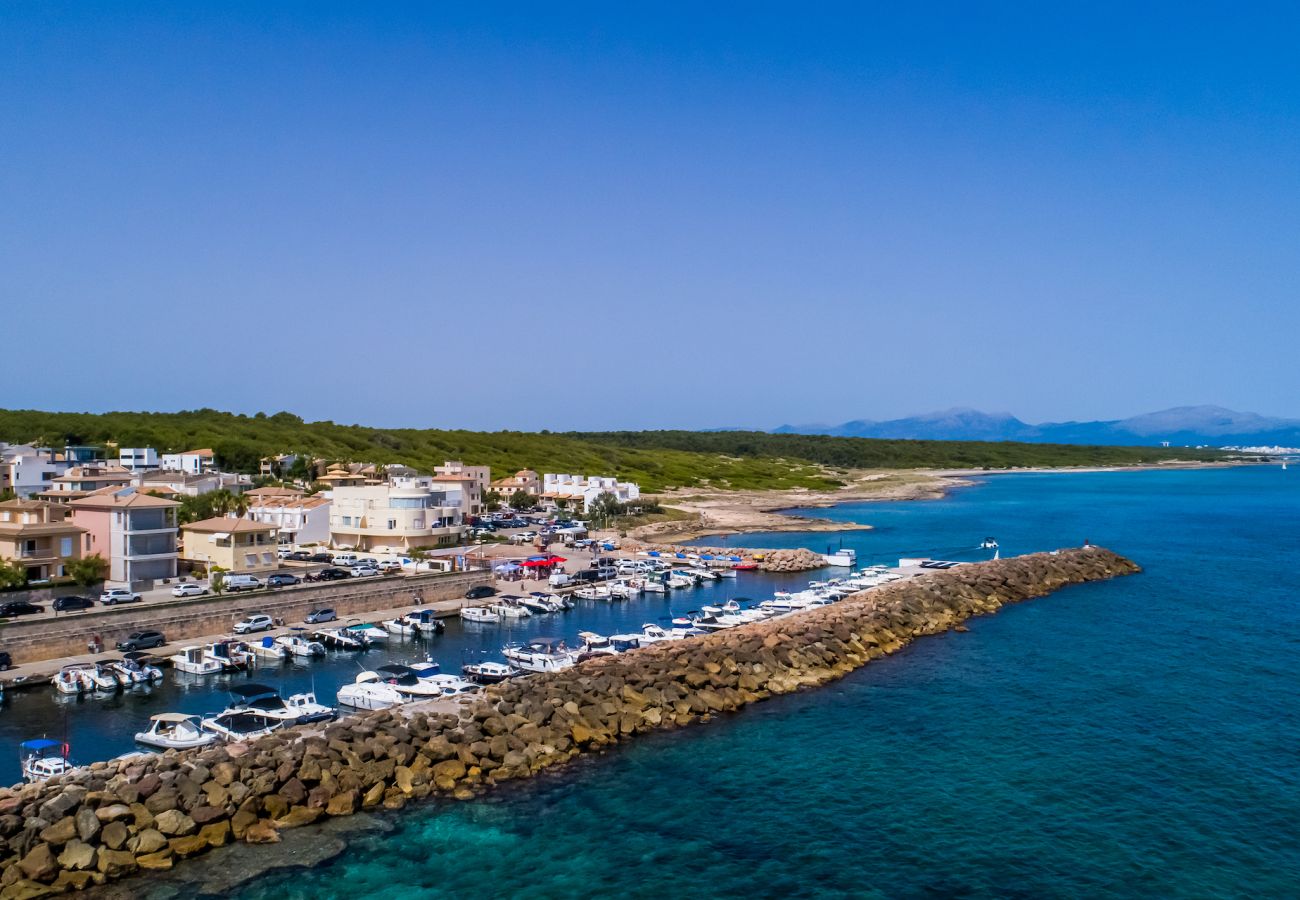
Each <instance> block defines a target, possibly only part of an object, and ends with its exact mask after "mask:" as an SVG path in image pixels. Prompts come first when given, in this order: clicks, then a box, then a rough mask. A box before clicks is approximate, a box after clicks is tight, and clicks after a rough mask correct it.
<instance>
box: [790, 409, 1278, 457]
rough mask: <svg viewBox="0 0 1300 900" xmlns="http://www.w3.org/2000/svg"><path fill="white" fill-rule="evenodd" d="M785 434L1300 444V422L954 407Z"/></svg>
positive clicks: (1223, 415)
mask: <svg viewBox="0 0 1300 900" xmlns="http://www.w3.org/2000/svg"><path fill="white" fill-rule="evenodd" d="M774 430H775V431H776V432H777V433H779V434H832V435H840V436H843V437H873V438H907V439H913V440H957V441H1029V442H1033V443H1054V444H1109V445H1142V444H1154V443H1159V442H1161V441H1168V442H1170V443H1171V444H1174V445H1177V446H1187V445H1190V446H1198V445H1201V444H1209V445H1213V446H1223V445H1228V444H1231V445H1243V444H1252V445H1253V444H1267V445H1272V444H1280V445H1284V446H1290V447H1295V446H1300V419H1279V418H1271V417H1268V416H1261V415H1259V414H1258V413H1250V412H1237V411H1235V410H1231V409H1224V408H1223V407H1220V406H1178V407H1174V408H1173V409H1165V410H1161V411H1159V412H1153V413H1146V414H1144V415H1140V416H1133V417H1131V418H1128V419H1114V420H1110V421H1099V422H1044V423H1042V424H1038V425H1031V424H1029V423H1027V422H1024V421H1022V420H1020V419H1018V418H1016V417H1015V416H1013V415H1011V414H1010V413H985V412H980V411H979V410H975V409H965V408H957V409H948V410H943V411H941V412H933V413H926V414H924V415H919V416H909V417H907V418H904V419H890V420H887V421H880V422H877V421H870V420H867V419H855V420H854V421H851V422H844V423H843V424H840V425H782V426H781V427H780V428H777V429H774Z"/></svg>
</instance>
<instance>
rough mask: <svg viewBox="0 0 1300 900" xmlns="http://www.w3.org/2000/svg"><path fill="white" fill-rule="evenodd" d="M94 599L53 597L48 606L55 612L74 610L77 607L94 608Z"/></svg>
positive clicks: (77, 608)
mask: <svg viewBox="0 0 1300 900" xmlns="http://www.w3.org/2000/svg"><path fill="white" fill-rule="evenodd" d="M94 607H95V601H94V600H93V599H92V598H90V597H55V598H54V602H53V603H51V604H50V608H51V609H53V610H54V611H55V612H75V611H76V610H79V609H94Z"/></svg>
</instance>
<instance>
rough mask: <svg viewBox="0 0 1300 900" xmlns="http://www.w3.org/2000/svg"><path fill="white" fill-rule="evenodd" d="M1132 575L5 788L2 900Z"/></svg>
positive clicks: (984, 577)
mask: <svg viewBox="0 0 1300 900" xmlns="http://www.w3.org/2000/svg"><path fill="white" fill-rule="evenodd" d="M1137 571H1139V570H1138V567H1137V566H1136V565H1134V564H1133V563H1132V562H1130V561H1128V560H1126V559H1124V558H1123V557H1120V556H1117V555H1115V554H1114V553H1111V552H1109V551H1107V550H1102V549H1100V548H1090V549H1086V550H1067V551H1061V552H1059V553H1055V554H1035V555H1032V556H1024V557H1017V558H1014V559H1004V560H1000V561H994V562H986V563H979V564H975V565H970V566H963V567H961V568H958V569H954V570H949V571H943V572H936V573H933V574H927V575H923V576H921V577H918V578H915V579H911V580H909V581H906V582H899V583H896V584H893V585H889V586H886V587H882V588H876V589H873V590H871V591H867V592H863V593H860V594H855V595H853V596H851V597H848V598H846V599H844V600H843V601H841V602H839V603H836V604H833V605H830V606H825V607H819V608H816V609H812V610H808V611H806V612H803V613H799V614H797V615H793V616H787V617H784V618H781V619H777V620H773V621H769V622H761V623H757V624H754V625H748V626H744V627H741V628H734V629H730V630H727V631H724V632H718V633H714V634H710V635H705V636H702V637H699V638H693V639H689V640H685V641H674V642H665V643H660V644H656V645H653V646H650V647H646V648H643V649H641V650H637V651H633V652H631V653H626V654H623V655H621V656H613V657H601V658H597V659H593V660H590V661H588V662H584V663H582V664H581V665H579V666H577V667H575V668H573V669H570V670H568V671H565V672H559V673H554V674H549V675H539V676H533V677H530V678H526V679H520V680H516V681H513V682H508V683H506V684H503V685H498V686H495V687H492V688H489V689H488V690H487V691H485V693H484V695H483V696H482V697H481V698H479V699H476V700H474V701H472V702H470V703H468V704H466V705H465V706H464V707H462V708H460V709H459V710H457V711H450V712H438V711H430V710H427V709H420V708H418V707H405V708H400V709H396V710H387V711H383V712H377V713H369V714H366V715H363V716H358V717H355V718H351V719H347V720H344V721H340V722H337V723H334V724H331V725H329V726H328V727H325V728H324V729H320V728H316V729H310V728H300V729H295V730H291V731H287V732H281V733H277V734H274V735H271V736H269V737H266V738H262V739H261V740H258V741H256V742H254V743H251V744H248V745H242V744H231V745H225V746H221V747H215V748H211V749H208V750H202V751H189V752H185V753H176V752H168V753H165V754H162V755H159V756H153V757H148V758H144V759H134V760H126V761H117V762H105V763H95V764H93V765H91V766H89V767H87V768H85V769H82V770H79V771H77V772H75V773H73V774H70V775H68V776H64V777H63V778H61V779H58V780H57V781H51V782H48V783H46V784H39V785H25V786H17V787H14V788H12V789H8V790H0V842H2V843H0V848H2V849H0V854H2V855H3V859H0V900H7V898H20V897H38V896H45V895H47V894H52V893H59V892H64V891H69V890H74V889H82V888H85V887H87V886H88V885H91V884H95V883H104V882H106V881H110V880H116V879H120V878H124V877H127V876H130V875H133V874H135V873H139V872H142V871H147V870H150V869H165V868H170V867H172V866H173V865H174V864H175V863H176V862H177V861H179V860H183V859H185V858H187V857H190V856H194V855H196V854H199V853H204V852H206V851H208V850H209V849H211V848H215V847H220V846H222V845H223V844H226V843H229V842H230V841H232V840H243V841H248V842H253V843H268V842H275V841H278V840H279V832H280V831H281V830H283V829H286V828H293V827H298V826H305V825H310V824H311V823H313V822H316V821H318V820H319V819H322V818H324V817H327V816H342V815H349V814H351V813H353V812H355V811H357V810H359V809H365V808H374V807H378V806H383V807H385V808H388V809H397V808H400V807H402V806H403V805H404V804H406V803H407V802H409V801H410V800H412V799H422V798H425V797H428V796H430V795H441V796H449V797H454V798H458V799H468V798H471V797H473V796H475V794H476V793H477V792H478V791H480V790H482V789H484V788H486V787H488V786H490V785H492V784H495V783H498V782H502V781H507V780H510V779H515V778H524V777H528V776H530V775H532V774H533V773H535V772H538V771H540V770H542V769H544V768H547V767H549V766H553V765H557V764H560V763H563V762H566V761H567V760H570V759H572V758H573V757H575V756H577V755H579V754H581V753H583V752H587V751H589V750H593V749H598V748H601V747H604V746H607V745H611V744H615V743H617V742H619V741H621V740H623V739H625V738H628V737H630V736H632V735H634V734H637V733H641V732H646V731H651V730H654V729H659V728H669V727H678V726H683V725H687V724H690V723H692V722H695V721H702V720H706V719H708V718H710V717H712V716H714V715H717V714H719V713H722V712H728V711H731V710H736V709H738V708H740V707H741V706H744V705H745V704H747V703H752V702H754V701H757V700H762V699H764V698H766V697H770V696H772V695H775V694H784V693H788V692H791V691H794V690H798V689H799V688H803V687H812V686H815V685H819V684H823V683H825V682H828V681H831V680H833V679H835V678H839V677H841V676H843V675H845V674H847V673H849V672H851V671H853V670H854V669H856V668H859V667H860V666H862V665H865V664H866V663H867V662H869V661H870V660H872V659H876V658H879V657H882V656H884V655H885V654H888V653H892V652H894V651H896V650H898V649H900V648H901V647H903V646H905V645H906V644H908V643H909V642H911V641H912V640H914V639H915V638H917V637H921V636H924V635H928V634H935V633H938V632H942V631H946V630H949V629H951V628H955V627H959V626H960V625H961V623H962V622H963V621H965V620H966V619H968V618H970V617H971V616H975V615H981V614H987V613H993V612H996V611H997V610H998V609H1000V608H1001V607H1002V606H1004V605H1006V604H1008V603H1013V602H1017V601H1021V600H1026V599H1029V598H1031V597H1038V596H1042V595H1044V594H1047V593H1049V592H1051V591H1053V590H1056V589H1058V588H1061V587H1064V586H1066V585H1070V584H1079V583H1082V582H1088V581H1097V580H1102V579H1107V578H1112V577H1115V576H1119V575H1128V574H1132V573H1134V572H1137Z"/></svg>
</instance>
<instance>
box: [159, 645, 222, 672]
mask: <svg viewBox="0 0 1300 900" xmlns="http://www.w3.org/2000/svg"><path fill="white" fill-rule="evenodd" d="M171 661H172V667H173V668H174V669H176V671H177V672H184V673H185V674H187V675H213V674H216V673H217V672H220V671H221V663H219V662H217V661H216V660H215V659H209V658H208V655H207V654H206V653H205V652H204V650H203V648H202V647H182V648H181V652H180V653H177V654H176V655H175V656H173V657H171Z"/></svg>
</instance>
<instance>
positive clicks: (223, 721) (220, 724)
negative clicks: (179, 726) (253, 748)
mask: <svg viewBox="0 0 1300 900" xmlns="http://www.w3.org/2000/svg"><path fill="white" fill-rule="evenodd" d="M283 724H284V722H283V721H281V720H279V719H276V718H273V717H271V716H268V715H264V714H263V713H260V712H253V711H252V710H246V709H240V710H226V711H225V712H223V713H221V714H219V715H215V716H209V717H208V718H206V719H204V720H203V728H204V729H205V730H207V731H211V732H212V733H214V734H215V735H217V736H218V737H220V738H224V739H225V740H227V741H252V740H256V739H257V738H260V737H266V736H267V735H268V734H270V733H271V732H273V731H275V729H277V728H279V727H280V726H281V725H283Z"/></svg>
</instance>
